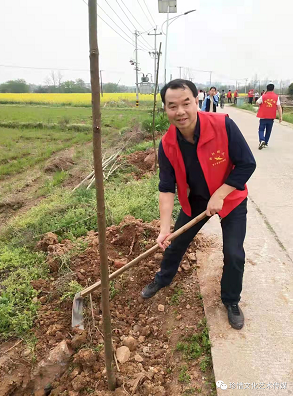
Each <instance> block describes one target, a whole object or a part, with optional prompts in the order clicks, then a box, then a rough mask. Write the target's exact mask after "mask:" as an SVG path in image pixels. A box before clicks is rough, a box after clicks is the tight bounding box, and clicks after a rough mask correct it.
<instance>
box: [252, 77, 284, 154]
mask: <svg viewBox="0 0 293 396" xmlns="http://www.w3.org/2000/svg"><path fill="white" fill-rule="evenodd" d="M274 89H275V86H274V84H269V85H267V92H266V93H264V94H263V95H262V96H261V97H260V98H259V99H258V100H257V102H256V104H257V105H258V106H259V110H258V113H257V115H256V116H257V117H258V118H260V120H259V129H258V135H259V146H258V149H259V150H262V149H263V148H267V147H268V143H269V139H270V136H271V132H272V129H273V124H274V119H275V118H276V115H277V110H278V113H279V122H282V107H281V103H280V98H279V96H278V95H277V94H275V92H274ZM265 131H266V132H265Z"/></svg>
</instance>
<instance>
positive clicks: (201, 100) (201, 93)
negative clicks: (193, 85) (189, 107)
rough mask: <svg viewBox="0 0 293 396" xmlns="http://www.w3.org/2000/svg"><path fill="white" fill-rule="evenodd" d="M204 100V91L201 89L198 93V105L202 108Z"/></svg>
mask: <svg viewBox="0 0 293 396" xmlns="http://www.w3.org/2000/svg"><path fill="white" fill-rule="evenodd" d="M203 101H204V93H203V91H202V89H200V90H199V94H198V106H199V108H200V109H201V107H202V102H203Z"/></svg>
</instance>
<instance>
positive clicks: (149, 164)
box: [126, 148, 155, 177]
mask: <svg viewBox="0 0 293 396" xmlns="http://www.w3.org/2000/svg"><path fill="white" fill-rule="evenodd" d="M126 160H127V161H128V162H129V163H130V164H132V165H134V166H135V167H136V168H137V171H136V175H137V176H138V177H141V176H142V175H145V174H146V173H147V172H151V171H153V170H154V169H155V153H154V149H152V148H151V149H148V150H146V151H135V152H134V153H131V154H129V155H128V156H127V157H126Z"/></svg>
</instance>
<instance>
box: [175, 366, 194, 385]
mask: <svg viewBox="0 0 293 396" xmlns="http://www.w3.org/2000/svg"><path fill="white" fill-rule="evenodd" d="M187 370H188V369H187V366H182V367H181V369H180V371H179V376H178V381H179V382H182V383H185V384H188V383H189V382H190V378H191V377H190V375H189V374H188V371H187Z"/></svg>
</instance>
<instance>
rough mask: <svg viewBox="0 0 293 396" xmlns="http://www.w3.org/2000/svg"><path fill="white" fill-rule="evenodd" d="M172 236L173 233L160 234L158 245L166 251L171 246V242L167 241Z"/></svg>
mask: <svg viewBox="0 0 293 396" xmlns="http://www.w3.org/2000/svg"><path fill="white" fill-rule="evenodd" d="M169 235H171V232H169V233H163V232H160V235H159V236H158V238H157V244H158V245H159V246H160V248H161V249H163V250H165V249H166V248H167V247H168V246H169V245H170V244H171V242H170V241H167V240H166V239H167V238H168V236H169Z"/></svg>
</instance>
